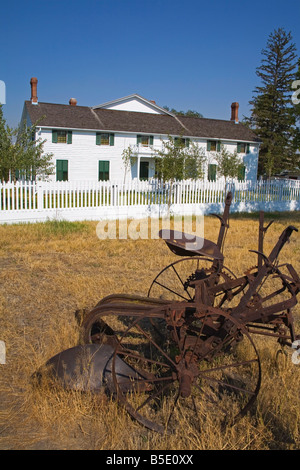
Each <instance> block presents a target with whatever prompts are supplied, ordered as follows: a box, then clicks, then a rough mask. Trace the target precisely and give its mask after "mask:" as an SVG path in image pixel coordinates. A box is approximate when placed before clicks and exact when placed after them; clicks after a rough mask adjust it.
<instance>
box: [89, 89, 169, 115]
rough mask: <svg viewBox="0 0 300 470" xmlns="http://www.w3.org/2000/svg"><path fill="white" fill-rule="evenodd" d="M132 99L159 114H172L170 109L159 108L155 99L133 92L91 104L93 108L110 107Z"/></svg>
mask: <svg viewBox="0 0 300 470" xmlns="http://www.w3.org/2000/svg"><path fill="white" fill-rule="evenodd" d="M134 100H136V101H139V102H141V103H144V104H145V105H146V106H147V107H149V108H152V109H153V110H155V111H157V112H158V113H160V114H169V115H170V116H173V114H172V113H170V111H167V110H166V109H164V108H161V107H160V106H158V105H157V104H156V103H155V101H151V100H147V99H146V98H144V97H143V96H141V95H138V94H137V93H134V94H132V95H128V96H124V97H123V98H118V99H116V100H112V101H107V102H106V103H103V104H99V105H97V106H93V109H99V108H104V109H110V108H113V107H114V106H116V105H120V104H122V103H123V104H124V103H127V102H130V101H134Z"/></svg>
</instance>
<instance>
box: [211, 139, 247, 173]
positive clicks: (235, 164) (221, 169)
mask: <svg viewBox="0 0 300 470" xmlns="http://www.w3.org/2000/svg"><path fill="white" fill-rule="evenodd" d="M214 158H215V160H216V161H217V164H218V165H217V172H218V175H219V176H224V178H225V182H226V180H227V179H228V178H238V177H239V175H240V174H241V170H242V168H243V166H244V165H243V163H242V162H241V161H240V158H239V156H238V154H237V151H236V150H235V151H234V152H233V153H231V152H229V151H228V150H226V148H225V147H224V145H221V149H220V151H219V152H216V153H215V155H214Z"/></svg>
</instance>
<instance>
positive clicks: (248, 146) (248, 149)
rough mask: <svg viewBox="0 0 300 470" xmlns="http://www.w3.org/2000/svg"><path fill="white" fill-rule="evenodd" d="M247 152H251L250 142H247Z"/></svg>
mask: <svg viewBox="0 0 300 470" xmlns="http://www.w3.org/2000/svg"><path fill="white" fill-rule="evenodd" d="M246 153H250V144H247V147H246Z"/></svg>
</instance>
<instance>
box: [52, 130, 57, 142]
mask: <svg viewBox="0 0 300 470" xmlns="http://www.w3.org/2000/svg"><path fill="white" fill-rule="evenodd" d="M52 143H53V144H57V131H54V130H52Z"/></svg>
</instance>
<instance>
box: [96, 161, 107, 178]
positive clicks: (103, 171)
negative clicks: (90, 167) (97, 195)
mask: <svg viewBox="0 0 300 470" xmlns="http://www.w3.org/2000/svg"><path fill="white" fill-rule="evenodd" d="M98 179H99V181H108V180H109V161H107V160H99V174H98Z"/></svg>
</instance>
